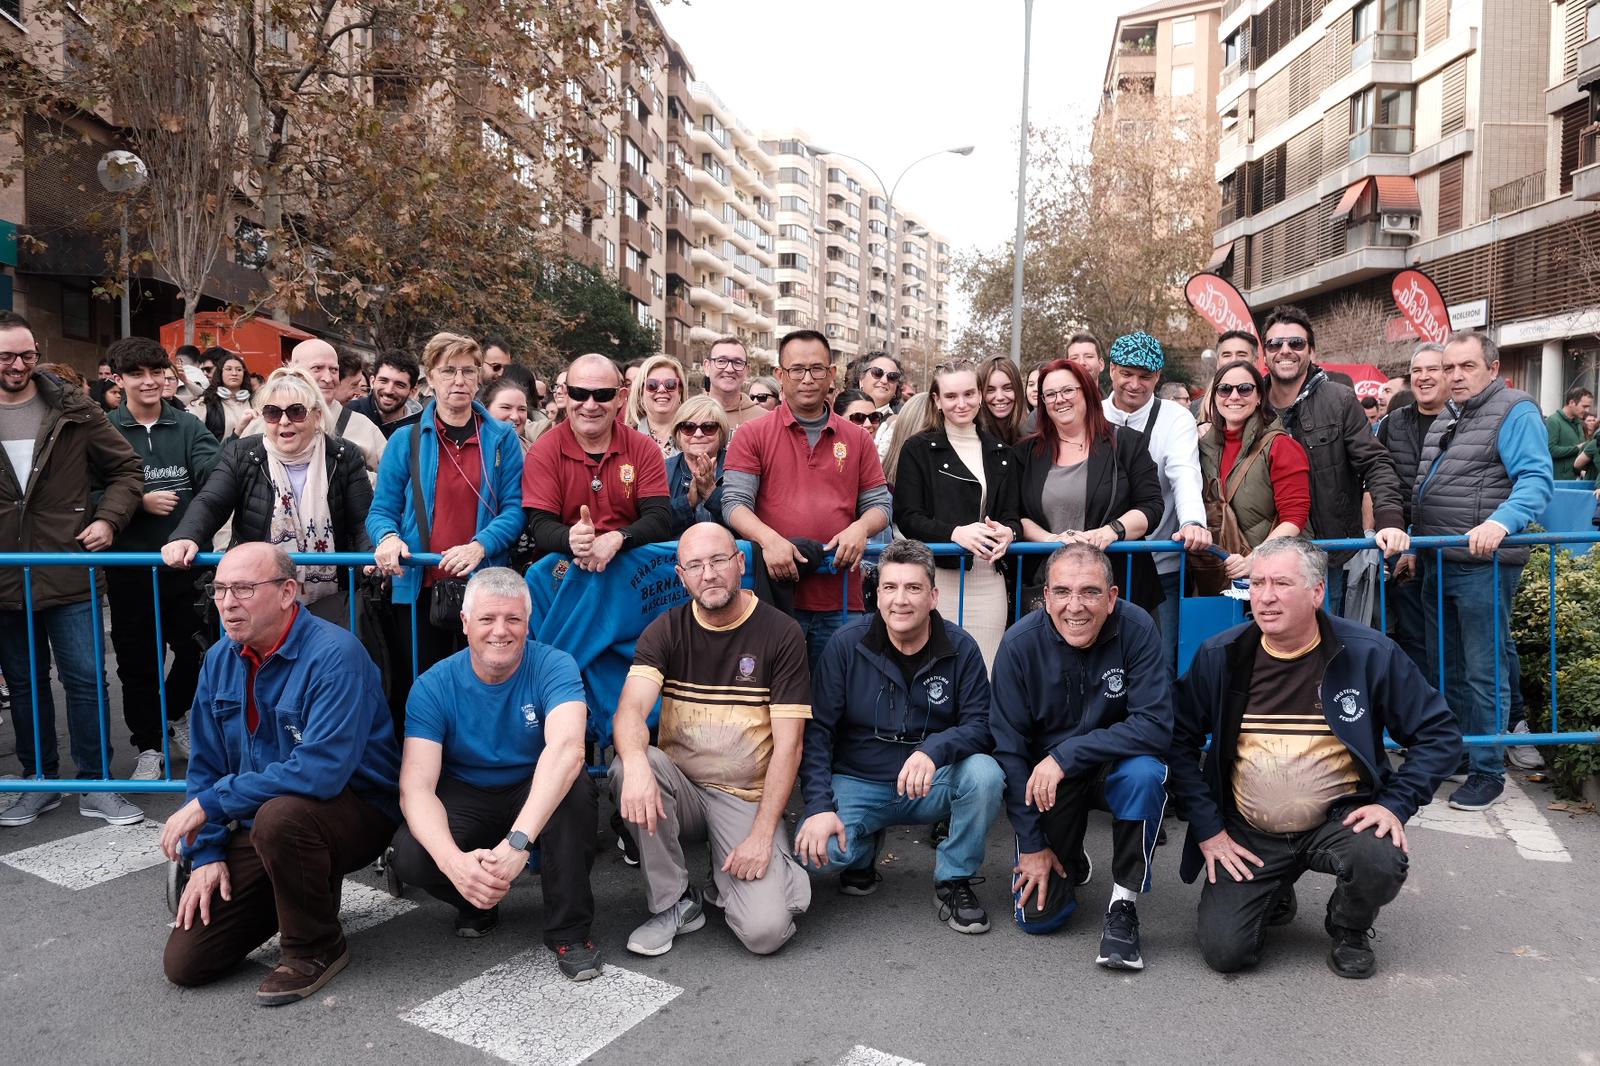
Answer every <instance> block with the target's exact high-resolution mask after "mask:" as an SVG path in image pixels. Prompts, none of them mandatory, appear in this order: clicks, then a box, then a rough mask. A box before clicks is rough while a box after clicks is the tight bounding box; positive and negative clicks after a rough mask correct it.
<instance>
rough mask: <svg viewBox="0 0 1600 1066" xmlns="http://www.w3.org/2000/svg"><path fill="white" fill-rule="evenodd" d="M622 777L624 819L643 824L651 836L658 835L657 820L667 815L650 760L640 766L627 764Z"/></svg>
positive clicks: (621, 806)
mask: <svg viewBox="0 0 1600 1066" xmlns="http://www.w3.org/2000/svg"><path fill="white" fill-rule="evenodd" d="M623 770H624V772H623V778H622V799H621V801H620V803H619V807H620V809H621V811H622V817H623V819H624V820H626V821H629V822H632V823H633V824H634V825H638V826H643V827H644V831H645V832H647V833H649V834H650V835H651V836H655V835H656V820H657V819H659V818H665V817H666V816H667V808H666V807H665V806H664V805H663V804H662V802H661V788H660V786H659V785H657V784H656V775H655V773H654V772H653V771H652V770H651V769H650V764H649V763H648V762H641V764H640V765H638V766H625V767H624V768H623Z"/></svg>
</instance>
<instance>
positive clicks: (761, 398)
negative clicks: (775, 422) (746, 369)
mask: <svg viewBox="0 0 1600 1066" xmlns="http://www.w3.org/2000/svg"><path fill="white" fill-rule="evenodd" d="M750 398H751V399H752V400H754V401H755V402H756V403H771V402H772V401H773V400H776V399H777V397H776V396H774V395H772V393H770V392H752V393H751V394H750Z"/></svg>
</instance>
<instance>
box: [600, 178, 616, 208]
mask: <svg viewBox="0 0 1600 1066" xmlns="http://www.w3.org/2000/svg"><path fill="white" fill-rule="evenodd" d="M600 184H601V185H604V186H605V190H606V214H608V215H614V214H616V213H617V190H616V189H614V188H612V187H611V186H610V185H606V183H605V182H603V181H602V182H601V183H600Z"/></svg>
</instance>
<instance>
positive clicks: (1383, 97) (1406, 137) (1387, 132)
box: [1350, 85, 1415, 160]
mask: <svg viewBox="0 0 1600 1066" xmlns="http://www.w3.org/2000/svg"><path fill="white" fill-rule="evenodd" d="M1414 95H1415V92H1414V90H1413V89H1412V88H1411V86H1409V85H1374V86H1372V87H1371V88H1370V89H1365V90H1363V91H1362V92H1359V93H1357V94H1356V95H1354V96H1352V97H1351V98H1350V158H1351V159H1352V160H1356V159H1360V158H1361V157H1363V156H1365V155H1369V154H1383V155H1409V154H1410V153H1411V142H1412V131H1411V126H1412V120H1413V114H1414V111H1413V107H1412V103H1413V99H1414Z"/></svg>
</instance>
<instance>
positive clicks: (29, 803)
mask: <svg viewBox="0 0 1600 1066" xmlns="http://www.w3.org/2000/svg"><path fill="white" fill-rule="evenodd" d="M59 806H61V793H59V792H24V793H23V794H22V796H21V797H20V798H19V799H18V800H17V801H16V802H15V803H13V804H12V805H11V806H10V807H7V808H6V809H5V810H4V811H0V825H4V826H18V825H27V824H28V823H29V822H31V821H33V820H34V819H35V818H37V817H39V815H41V814H43V813H45V812H46V811H53V810H55V809H56V808H57V807H59Z"/></svg>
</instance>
